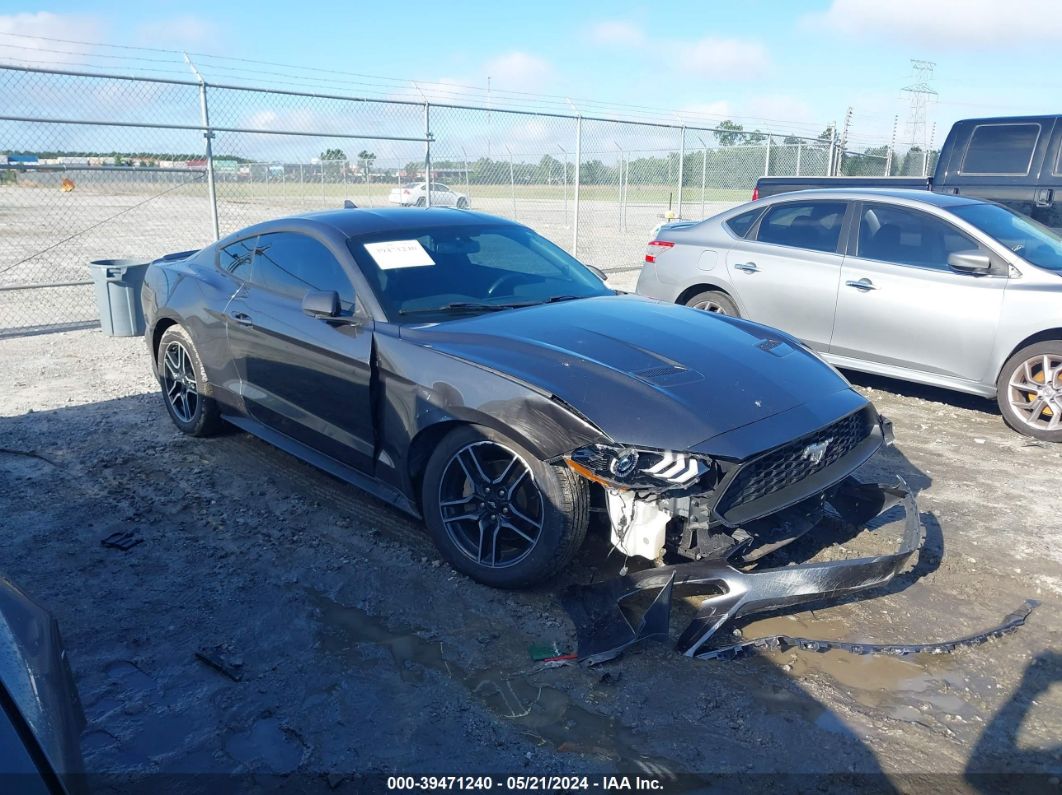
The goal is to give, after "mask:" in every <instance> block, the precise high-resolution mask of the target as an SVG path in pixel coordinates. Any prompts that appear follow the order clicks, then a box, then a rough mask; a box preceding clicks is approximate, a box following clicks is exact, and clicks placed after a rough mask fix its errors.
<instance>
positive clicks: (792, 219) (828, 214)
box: [756, 201, 847, 252]
mask: <svg viewBox="0 0 1062 795" xmlns="http://www.w3.org/2000/svg"><path fill="white" fill-rule="evenodd" d="M845 209H847V205H846V203H845V202H823V201H816V202H786V203H785V204H776V205H775V206H774V207H772V208H771V209H769V210H768V211H767V214H766V215H764V216H763V220H762V221H760V229H759V233H758V234H757V235H756V239H757V240H758V241H760V242H761V243H774V244H775V245H778V246H793V247H795V248H807V249H812V250H814V251H831V252H832V251H836V250H837V241H838V240H839V239H840V237H841V226H842V224H843V222H844V213H845Z"/></svg>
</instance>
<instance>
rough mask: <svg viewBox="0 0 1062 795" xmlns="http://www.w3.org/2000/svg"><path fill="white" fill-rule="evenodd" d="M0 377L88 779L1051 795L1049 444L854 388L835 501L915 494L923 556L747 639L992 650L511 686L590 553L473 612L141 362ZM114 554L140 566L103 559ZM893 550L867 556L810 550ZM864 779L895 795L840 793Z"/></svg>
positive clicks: (12, 461)
mask: <svg viewBox="0 0 1062 795" xmlns="http://www.w3.org/2000/svg"><path fill="white" fill-rule="evenodd" d="M624 279H626V280H627V281H632V280H633V275H631V274H627V275H626V276H624V277H623V278H620V279H617V286H623V285H621V284H619V282H622V281H623V280H624ZM0 375H2V382H3V383H4V385H5V388H4V389H3V390H0V440H2V441H0V447H2V448H3V452H0V528H2V533H3V538H4V542H5V543H3V544H2V545H0V572H2V573H3V574H4V575H5V576H7V577H10V578H11V579H12V580H13V581H15V582H18V583H19V584H20V585H21V586H22V587H23V588H25V589H26V590H27V591H28V592H30V593H31V594H33V595H34V596H35V597H36V598H37V599H38V600H39V601H41V602H42V603H43V604H45V605H47V606H48V607H49V608H50V609H51V610H52V611H53V612H54V613H55V614H56V616H57V617H58V619H59V622H60V625H61V627H62V629H63V633H64V637H65V640H66V644H67V647H68V650H69V653H70V657H71V660H72V664H73V667H74V670H75V673H76V676H77V679H78V686H79V689H80V691H81V696H82V699H83V701H84V704H85V710H86V713H87V715H88V720H89V725H88V728H87V730H86V732H85V734H84V737H83V748H84V754H85V760H86V764H87V767H88V769H89V770H90V771H92V772H97V773H118V774H131V775H138V774H142V773H152V772H175V773H208V772H218V773H225V772H238V773H244V774H254V775H259V776H266V775H269V774H279V775H281V776H285V777H288V778H287V779H282V780H289V781H299V782H300V787H301V788H312V787H315V786H316V787H319V788H320V789H321V790H322V791H328V790H329V789H330V788H332V787H335V788H336V789H338V790H339V791H351V792H353V791H356V790H357V782H356V781H354V780H353V779H351V778H349V775H350V774H352V773H354V772H359V773H367V772H388V773H392V772H398V773H407V774H409V773H421V772H425V773H427V772H434V773H442V772H449V773H474V772H488V771H493V772H499V773H501V772H504V773H512V772H518V773H520V772H522V773H527V774H546V773H557V774H570V773H576V772H579V773H612V772H616V771H635V772H636V771H639V770H641V771H644V770H650V771H652V772H653V773H654V774H656V775H658V776H663V777H665V778H667V777H669V776H671V775H682V774H687V775H690V776H692V778H681V779H680V782H681V783H682V784H683V786H688V787H690V788H693V789H699V788H701V787H702V786H703V787H707V786H709V785H710V784H712V783H713V782H714V783H716V784H719V786H720V787H721V788H722V789H723V790H729V789H737V788H738V785H739V782H740V783H741V786H747V787H750V788H753V789H763V788H770V786H771V785H773V786H776V787H777V788H778V790H779V791H783V790H785V791H790V790H792V789H795V788H805V787H807V786H810V785H809V784H808V782H809V781H810V779H806V778H799V779H796V780H795V781H794V780H790V782H789V783H788V784H784V783H777V782H772V781H769V780H767V779H765V778H751V779H744V778H742V779H738V778H719V776H725V775H726V774H745V775H747V774H752V773H780V772H785V773H790V774H794V775H797V776H805V775H809V774H821V775H823V777H822V778H820V779H817V784H816V786H818V787H820V788H821V789H824V790H829V791H838V792H840V791H850V790H851V789H852V788H853V787H855V786H870V787H871V788H872V789H873V788H880V789H888V787H889V786H896V787H898V788H902V789H906V790H911V789H938V788H958V789H968V790H971V791H977V790H981V791H988V790H992V789H994V787H995V784H994V783H993V782H991V781H990V780H987V779H983V778H978V777H977V776H976V775H975V774H978V773H1022V772H1026V773H1041V774H1048V775H1051V776H1054V777H1055V778H1053V779H1050V781H1051V782H1052V783H1053V788H1054V789H1055V790H1056V791H1057V789H1058V783H1057V782H1058V778H1057V777H1058V776H1059V775H1062V759H1060V749H1062V745H1060V743H1062V643H1060V640H1062V622H1060V620H1059V614H1058V607H1059V603H1060V600H1062V576H1060V575H1062V569H1060V567H1059V563H1060V560H1062V544H1060V539H1062V519H1060V518H1059V502H1058V496H1059V472H1060V463H1062V447H1059V446H1050V445H1042V444H1038V443H1033V442H1031V441H1029V440H1027V439H1025V438H1023V437H1020V436H1018V435H1016V434H1014V433H1012V432H1011V431H1009V430H1008V429H1007V428H1006V427H1005V426H1004V425H1003V422H1002V420H1001V419H1000V417H999V415H998V414H997V413H996V411H995V410H994V407H993V406H992V405H991V404H989V403H987V402H984V401H980V400H977V399H973V398H966V397H963V396H959V395H955V394H952V393H947V392H943V391H937V390H930V389H924V388H920V387H914V386H911V385H905V384H900V383H897V382H892V381H887V380H884V379H874V378H870V377H866V376H853V378H855V379H856V381H857V384H858V387H859V389H860V390H861V391H863V392H865V393H866V394H867V395H868V396H869V397H870V398H871V399H872V400H873V401H874V402H875V403H876V404H877V405H878V407H879V409H880V410H881V411H882V412H883V413H884V414H886V415H888V416H889V417H891V418H892V419H893V420H894V422H895V424H896V433H897V444H896V446H895V447H894V448H893V449H890V450H888V451H885V452H883V453H881V454H879V455H878V456H877V457H876V458H875V459H874V460H873V461H872V462H870V463H869V464H868V465H867V468H866V471H865V472H863V473H862V474H863V476H864V478H865V479H874V478H877V479H883V480H885V479H889V480H891V479H892V478H894V476H895V475H896V474H900V475H902V476H903V477H904V478H905V479H906V480H907V482H908V483H909V484H911V485H912V486H913V487H914V488H915V489H916V490H917V492H918V499H919V505H920V509H921V511H922V520H923V522H924V523H925V525H926V527H927V531H928V536H927V537H928V541H927V546H926V549H925V551H924V552H923V553H922V555H921V557H920V559H919V560H918V561H917V563H916V565H915V566H914V568H913V569H912V570H911V571H910V572H908V573H907V574H905V575H903V576H901V577H900V578H899V579H898V580H897V581H895V582H894V583H893V584H892V585H891V586H889V587H887V588H885V589H882V590H881V591H880V593H879V594H878V598H873V599H869V600H866V601H856V602H849V603H845V604H842V605H837V606H833V607H829V608H826V609H823V610H817V611H815V612H802V613H798V614H795V615H793V616H782V617H773V618H769V619H765V620H761V621H758V622H755V623H753V624H751V625H749V626H746V627H745V628H744V631H745V636H746V637H755V636H758V635H761V634H766V633H768V632H769V633H775V632H780V631H783V632H787V633H789V634H801V635H806V636H810V637H824V638H843V639H850V640H863V641H906V642H920V641H930V640H934V639H942V638H947V637H952V636H957V635H961V634H964V633H966V632H971V631H976V630H978V629H982V628H985V627H988V626H990V625H992V624H994V623H996V622H998V621H999V620H1000V619H1001V618H1002V617H1003V616H1004V615H1005V614H1006V613H1009V612H1010V611H1012V610H1014V609H1015V608H1017V607H1018V606H1019V605H1020V604H1021V603H1022V601H1023V600H1025V599H1026V598H1035V599H1039V600H1040V601H1041V602H1042V604H1041V606H1040V607H1039V608H1038V609H1037V610H1036V611H1035V612H1034V613H1033V615H1032V616H1031V618H1030V619H1029V621H1028V623H1027V625H1026V626H1025V627H1023V628H1021V629H1020V630H1018V631H1017V632H1015V633H1013V634H1011V635H1008V636H1006V637H1004V638H1001V639H997V640H993V641H991V642H989V643H987V644H985V645H982V646H979V647H976V648H967V649H962V650H960V651H958V652H956V653H954V654H951V655H944V656H925V655H922V656H916V657H909V658H902V659H900V658H892V657H856V656H852V655H848V654H845V653H841V652H828V653H825V654H815V653H813V652H802V651H791V652H788V653H770V654H764V655H759V656H755V657H749V658H743V659H740V660H736V661H732V662H699V661H692V660H689V659H685V658H683V657H681V656H679V655H677V654H675V653H674V652H673V651H671V650H670V649H669V648H667V647H665V646H663V645H654V646H647V647H645V648H642V649H638V650H636V651H633V652H631V653H629V654H627V655H626V656H625V657H623V658H622V659H621V660H619V661H617V662H614V663H610V664H607V665H605V666H602V667H598V668H593V669H583V668H573V667H568V668H560V669H555V670H547V671H540V672H530V671H529V669H530V668H531V662H530V659H529V656H528V646H529V644H532V643H537V642H553V641H556V642H557V643H558V644H559V647H560V648H561V649H562V650H566V649H568V648H570V646H571V643H572V640H573V638H574V629H573V627H572V625H571V623H570V621H569V620H568V618H567V616H566V614H565V613H564V612H563V611H562V610H561V608H560V606H559V604H558V599H557V594H558V592H559V590H560V588H561V587H563V586H564V585H565V584H567V583H570V582H576V581H579V582H585V581H588V580H589V579H590V578H591V577H597V578H600V577H603V576H606V575H608V574H609V573H611V572H614V571H615V570H616V567H617V565H618V563H617V562H616V561H615V560H614V559H613V560H608V559H606V557H605V554H606V551H607V550H606V545H605V542H604V533H603V532H601V531H600V529H599V530H598V531H597V532H595V533H593V534H592V538H591V540H590V542H589V543H588V545H587V547H586V548H585V549H584V551H583V553H582V554H581V555H580V557H579V559H578V560H577V562H576V563H575V565H574V566H573V567H572V569H571V570H570V571H568V572H566V573H565V575H564V576H562V577H561V578H559V580H558V581H557V582H555V583H553V584H551V585H549V586H545V587H541V588H539V589H537V590H533V591H529V592H522V593H507V592H499V591H493V590H490V589H488V588H485V587H482V586H479V585H477V584H475V583H472V582H470V581H469V580H467V579H465V578H464V577H462V576H460V575H458V574H456V573H455V572H453V571H452V570H451V569H450V568H449V567H448V566H447V565H446V564H444V563H441V562H440V561H439V560H438V559H437V556H436V554H435V551H434V548H433V547H432V545H431V543H430V542H429V540H428V539H427V537H426V535H425V533H424V532H423V530H422V528H421V527H420V526H418V525H417V524H416V523H414V522H412V521H410V520H409V519H407V518H406V517H404V516H403V515H400V514H398V513H396V512H394V511H393V510H391V509H389V508H387V507H385V506H383V505H382V504H381V503H379V502H377V501H375V500H374V499H372V498H370V497H367V496H364V495H362V494H360V493H358V492H357V491H355V490H353V489H352V488H350V487H348V486H346V485H344V484H341V483H339V482H337V481H335V480H333V479H332V478H330V477H328V476H326V475H324V474H321V473H319V472H317V471H316V470H313V469H312V468H310V467H308V466H305V465H303V464H302V463H300V462H298V461H296V460H294V459H292V458H290V457H289V456H287V455H285V454H284V453H281V452H279V451H277V450H275V449H273V448H271V447H269V446H268V445H265V444H264V443H261V442H259V441H257V440H255V439H253V438H251V437H250V436H248V435H246V434H242V433H236V432H232V433H229V434H226V435H222V436H219V437H216V438H213V439H207V440H197V439H189V438H185V437H183V436H181V435H180V434H179V433H178V432H177V431H176V429H175V428H174V427H173V425H172V424H171V423H170V421H169V419H168V418H167V416H166V414H165V411H164V409H163V406H162V403H161V398H160V397H159V395H158V392H157V387H156V385H155V383H154V382H153V380H152V378H151V376H150V374H149V363H148V355H147V352H146V350H145V349H144V346H143V343H142V341H141V340H139V339H111V338H106V337H103V336H102V335H101V334H100V333H99V332H98V331H77V332H69V333H65V334H54V335H44V336H36V337H23V338H13V339H7V340H3V341H0ZM117 531H131V532H133V533H134V534H136V536H137V537H138V538H140V539H141V540H142V543H140V544H138V545H137V546H135V547H133V548H132V549H131V550H129V551H127V552H121V551H117V550H113V549H108V548H104V547H103V546H101V544H100V540H101V539H102V538H104V537H106V536H108V535H110V534H111V533H114V532H117ZM882 532H884V530H883V531H882ZM890 543H891V542H890V541H888V540H887V539H886V540H882V539H879V538H877V535H876V534H869V533H864V534H862V535H861V536H860V537H857V538H856V539H853V540H851V541H848V540H844V541H843V546H834V547H832V550H831V551H832V553H833V554H839V553H840V554H843V553H845V552H846V550H855V551H858V550H859V549H861V548H868V549H875V548H880V549H882V550H884V549H886V548H888V546H889V545H890ZM203 648H208V649H220V651H219V653H220V654H221V655H222V656H223V657H224V658H226V659H227V660H228V661H229V662H230V663H231V664H233V665H235V666H236V667H235V670H237V671H238V672H239V681H233V680H232V679H230V678H228V677H226V676H225V675H223V674H222V673H220V672H219V671H217V670H215V669H213V668H210V667H208V666H207V665H205V664H204V663H203V662H201V661H200V660H198V659H197V658H196V656H195V652H196V651H197V650H199V649H203ZM880 773H885V774H887V775H888V776H889V777H891V784H890V783H889V782H888V781H886V780H884V779H881V778H874V779H859V778H853V776H860V775H862V774H880ZM915 776H919V777H920V778H914V777H915ZM107 781H108V780H101V782H102V783H101V784H100V787H99V788H100V789H101V790H102V791H106V790H107V789H108V788H117V787H118V785H117V784H114V783H113V782H111V783H110V784H108V783H107ZM1048 781H1049V779H1047V778H1046V777H1045V778H1041V779H1037V780H1033V781H1027V782H1026V783H1027V784H1029V786H1030V787H1031V788H1034V787H1039V786H1045V787H1050V786H1052V784H1049V783H1048ZM868 782H869V783H868ZM996 783H998V782H996Z"/></svg>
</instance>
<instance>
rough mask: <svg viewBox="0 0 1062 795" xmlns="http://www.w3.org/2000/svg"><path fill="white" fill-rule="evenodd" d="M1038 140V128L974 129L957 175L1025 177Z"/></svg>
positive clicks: (985, 126)
mask: <svg viewBox="0 0 1062 795" xmlns="http://www.w3.org/2000/svg"><path fill="white" fill-rule="evenodd" d="M1039 138H1040V125H1039V124H981V125H978V126H977V127H976V128H975V129H974V133H973V135H972V136H971V137H970V145H969V146H968V147H967V148H966V155H965V157H963V160H962V168H961V169H960V172H961V173H963V174H1012V175H1017V176H1025V175H1026V174H1028V173H1029V166H1030V164H1031V163H1032V156H1033V150H1034V149H1035V148H1036V142H1037V140H1039Z"/></svg>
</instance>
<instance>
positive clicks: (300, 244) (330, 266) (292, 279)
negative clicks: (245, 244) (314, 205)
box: [252, 232, 354, 309]
mask: <svg viewBox="0 0 1062 795" xmlns="http://www.w3.org/2000/svg"><path fill="white" fill-rule="evenodd" d="M252 282H253V283H254V284H257V285H260V286H261V287H265V288H267V289H269V290H274V291H276V292H278V293H284V294H285V295H290V296H292V297H294V298H299V299H301V298H302V297H303V296H304V295H306V292H307V291H308V290H335V291H336V292H337V293H339V300H340V302H341V303H342V305H343V307H344V308H346V309H349V308H350V307H351V306H352V305H353V304H354V289H353V288H352V287H351V284H350V279H348V278H347V275H346V273H345V272H344V271H343V268H342V266H340V264H339V262H337V261H336V258H335V257H334V256H332V252H331V251H329V250H328V248H327V247H325V245H324V244H322V243H319V242H318V241H316V240H314V239H313V238H312V237H307V236H306V235H301V234H298V233H295V232H274V233H272V234H268V235H262V236H261V237H259V238H258V246H257V248H256V249H255V256H254V274H253V277H252Z"/></svg>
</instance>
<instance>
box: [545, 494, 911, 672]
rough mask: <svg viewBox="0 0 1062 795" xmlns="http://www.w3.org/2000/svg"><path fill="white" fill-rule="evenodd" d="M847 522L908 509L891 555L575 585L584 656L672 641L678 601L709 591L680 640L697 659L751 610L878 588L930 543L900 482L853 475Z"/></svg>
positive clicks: (573, 604) (570, 602) (659, 571)
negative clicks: (641, 604)
mask: <svg viewBox="0 0 1062 795" xmlns="http://www.w3.org/2000/svg"><path fill="white" fill-rule="evenodd" d="M830 502H831V504H832V505H833V507H834V508H835V510H836V511H837V513H838V514H839V515H840V517H841V519H842V520H843V521H845V522H847V523H850V524H853V525H863V524H865V523H866V522H868V521H870V520H871V519H873V518H874V517H875V516H877V515H879V514H881V513H883V512H885V511H887V510H889V509H890V508H892V507H893V506H895V505H902V506H903V508H904V511H905V513H906V518H905V523H904V530H903V537H902V539H901V541H900V545H899V548H898V549H897V550H896V551H895V552H893V553H891V554H888V555H877V556H874V557H867V558H858V559H854V560H842V561H829V562H824V563H806V564H803V565H797V566H786V567H783V568H778V569H766V570H763V571H752V572H743V571H739V570H738V569H736V568H734V567H733V566H732V565H730V563H728V562H727V560H725V559H717V560H705V561H698V562H695V563H684V564H679V565H675V566H661V567H658V568H654V569H648V570H646V571H641V572H636V573H634V574H628V575H626V576H624V577H620V578H618V579H616V580H612V581H609V582H606V583H602V584H600V585H593V586H585V587H582V588H579V589H575V590H573V591H571V592H569V594H567V595H566V597H565V604H566V606H567V607H568V610H569V612H570V613H571V614H572V616H573V618H574V619H575V621H576V627H577V630H578V632H579V650H578V656H579V660H580V661H582V662H586V663H588V664H594V663H600V662H605V661H606V660H610V659H612V658H614V657H616V656H618V655H619V654H620V653H622V651H623V650H624V649H626V648H627V647H629V646H631V645H633V644H635V643H639V642H641V641H643V640H649V639H656V640H666V639H667V638H668V626H669V624H670V617H671V598H672V596H673V595H674V594H675V593H676V592H677V593H678V594H679V595H680V596H692V595H700V594H707V596H706V597H705V599H704V601H703V602H702V603H701V605H700V607H699V609H698V610H697V614H696V616H695V617H694V619H693V620H692V621H691V622H690V624H689V625H688V626H687V627H686V629H685V631H684V632H683V633H682V635H681V637H680V638H679V640H678V643H677V644H676V648H677V649H678V651H680V652H682V653H683V654H685V655H687V656H690V657H694V656H697V655H698V653H699V652H701V651H702V650H703V649H704V647H705V644H706V643H707V642H708V640H709V639H710V638H711V637H712V636H713V635H715V633H716V632H718V631H719V629H720V628H721V627H722V626H723V625H724V624H726V623H727V622H729V621H731V620H733V619H735V618H739V617H741V616H744V615H748V614H750V613H758V612H764V611H771V610H778V609H782V608H786V607H792V606H794V605H800V604H806V603H810V602H819V601H822V600H826V599H831V598H835V597H839V596H843V595H846V594H851V593H856V592H858V591H862V590H865V589H868V588H873V587H875V586H878V585H882V584H883V583H886V582H888V581H889V580H891V579H892V578H893V577H894V576H895V575H896V574H897V573H898V572H899V571H900V570H901V569H902V568H903V566H904V564H905V563H906V562H907V560H908V559H909V558H910V557H911V555H912V554H913V553H914V552H915V551H916V550H918V549H919V547H921V545H922V541H923V537H924V531H923V528H922V524H921V522H920V521H919V518H918V508H917V506H916V504H915V500H914V497H913V496H912V495H911V493H910V492H909V491H908V490H907V488H906V484H904V483H903V481H902V480H901V481H900V482H899V484H898V485H895V486H886V485H875V484H864V483H859V482H858V481H856V480H854V479H852V478H849V479H848V480H846V481H845V482H844V483H842V484H841V487H840V489H839V490H838V492H837V493H836V495H835V496H834V497H833V498H832V499H831V500H830ZM653 591H656V594H655V598H654V599H653V600H652V602H651V603H650V605H649V606H648V608H647V609H646V610H645V612H644V613H643V614H642V615H641V617H640V619H638V620H637V621H632V620H631V619H629V618H628V615H627V613H625V612H624V611H623V609H621V606H622V604H623V602H625V601H627V600H630V599H631V598H632V597H635V596H636V595H638V594H645V595H652V592H653Z"/></svg>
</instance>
